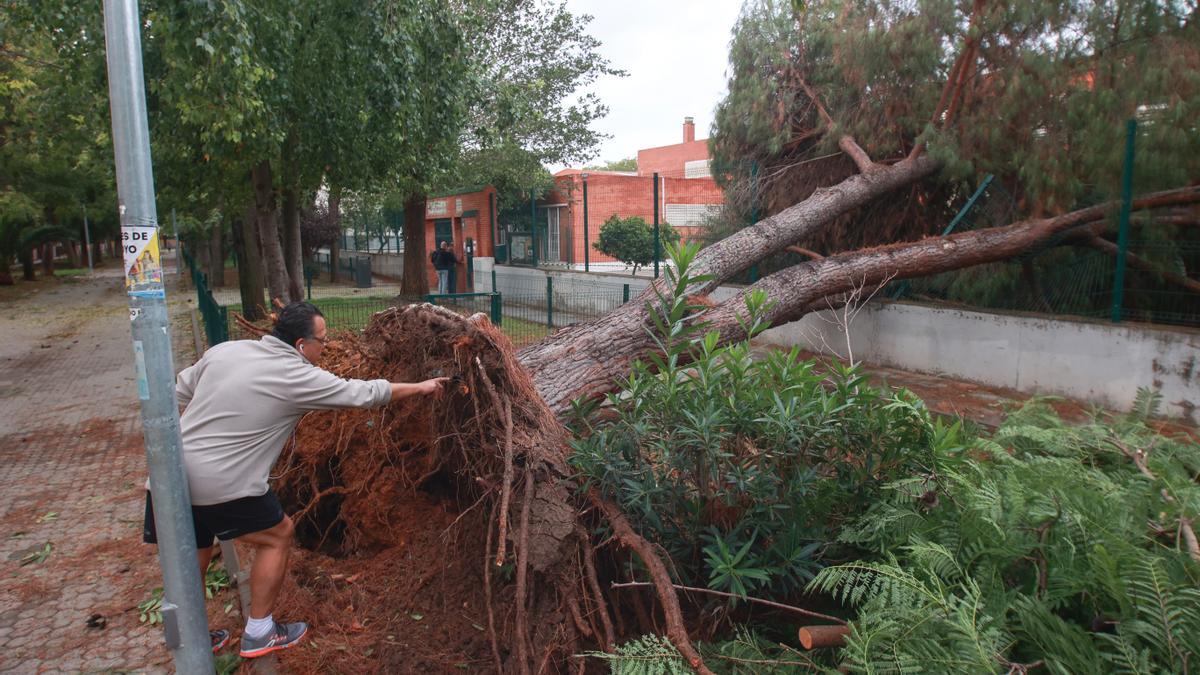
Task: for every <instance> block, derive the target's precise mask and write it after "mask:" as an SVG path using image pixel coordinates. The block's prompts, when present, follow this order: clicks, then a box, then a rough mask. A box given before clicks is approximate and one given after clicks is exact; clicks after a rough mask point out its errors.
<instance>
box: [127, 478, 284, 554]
mask: <svg viewBox="0 0 1200 675" xmlns="http://www.w3.org/2000/svg"><path fill="white" fill-rule="evenodd" d="M281 522H283V507H282V506H280V505H279V498H278V497H276V496H275V493H274V492H272V491H271V490H267V493H266V494H265V495H261V496H258V497H242V498H241V499H234V500H233V501H229V502H222V503H220V504H209V505H207V506H196V505H195V504H193V505H192V525H193V527H194V528H195V531H196V548H208V547H210V546H212V545H213V538H214V537H215V538H217V539H220V540H222V541H228V540H230V539H237V538H238V537H240V536H242V535H243V534H250V533H252V532H262V531H263V530H269V529H271V528H272V527H275V526H276V525H278V524H279V523H281ZM142 541H144V542H146V543H147V544H157V543H158V534H157V532H156V531H155V529H154V502H153V500H151V498H150V491H149V490H147V491H146V519H145V521H144V522H143V524H142Z"/></svg>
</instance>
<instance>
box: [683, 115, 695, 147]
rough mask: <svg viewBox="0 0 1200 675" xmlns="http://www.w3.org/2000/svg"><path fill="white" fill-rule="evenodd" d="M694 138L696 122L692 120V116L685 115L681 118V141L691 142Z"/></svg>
mask: <svg viewBox="0 0 1200 675" xmlns="http://www.w3.org/2000/svg"><path fill="white" fill-rule="evenodd" d="M694 140H696V123H695V122H693V121H692V118H690V117H685V118H683V142H684V143H691V142H692V141H694Z"/></svg>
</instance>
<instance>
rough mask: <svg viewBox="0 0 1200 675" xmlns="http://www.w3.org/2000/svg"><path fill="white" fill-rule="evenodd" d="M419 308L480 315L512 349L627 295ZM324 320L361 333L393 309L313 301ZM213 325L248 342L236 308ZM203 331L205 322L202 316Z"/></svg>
mask: <svg viewBox="0 0 1200 675" xmlns="http://www.w3.org/2000/svg"><path fill="white" fill-rule="evenodd" d="M423 300H424V301H425V302H429V303H431V304H435V305H439V306H443V307H446V308H448V309H450V310H452V311H455V312H458V313H460V314H463V315H464V316H470V315H472V314H476V313H482V314H486V315H487V316H488V318H489V319H491V321H492V323H493V324H495V325H497V326H499V327H500V328H501V330H503V331H504V333H505V334H506V335H507V336H508V337H509V339H510V340H512V341H513V344H515V345H516V346H518V347H521V346H524V345H527V344H531V343H533V342H537V341H538V340H540V339H542V338H543V337H545V336H547V335H549V334H550V333H552V332H553V331H555V330H557V329H559V328H562V327H563V326H567V325H570V324H574V323H579V322H581V321H589V320H592V319H596V318H599V317H601V316H603V315H604V314H606V313H608V312H609V311H612V310H613V309H614V308H616V307H618V306H619V305H621V304H622V303H623V302H625V301H627V300H628V290H625V291H624V292H617V293H559V292H557V291H555V290H554V287H553V282H549V283H548V284H547V285H546V286H543V287H542V288H541V289H540V290H532V289H522V290H520V291H518V292H514V293H511V294H500V293H455V294H447V295H438V294H430V295H427V296H425V297H424V298H423ZM310 302H312V303H313V304H314V305H316V306H317V307H318V308H319V309H320V310H321V313H322V314H324V315H325V323H326V325H327V326H328V327H329V329H330V330H334V331H338V330H348V331H353V332H358V331H361V330H362V329H363V328H364V327H366V325H367V323H369V322H370V320H371V317H372V316H373V315H375V313H377V312H381V311H383V310H385V309H387V308H389V307H392V306H394V305H395V300H394V299H393V298H391V297H382V296H378V297H361V296H360V297H341V298H330V297H319V298H312V299H311V300H310ZM221 310H222V312H221V314H220V315H219V316H215V318H214V319H213V320H215V321H219V322H221V325H222V328H223V329H224V331H225V333H224V334H225V335H226V336H227V338H226V339H230V338H232V339H235V340H240V339H246V338H252V337H253V335H251V334H250V333H249V332H247V331H246V330H245V329H243V328H242V327H241V326H240V325H238V324H237V322H236V321H233V320H232V314H233V313H234V312H241V305H228V306H226V307H222V308H221ZM205 317H206V318H205V322H206V329H207V322H208V321H209V318H208V315H205Z"/></svg>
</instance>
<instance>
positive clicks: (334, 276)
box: [329, 185, 342, 283]
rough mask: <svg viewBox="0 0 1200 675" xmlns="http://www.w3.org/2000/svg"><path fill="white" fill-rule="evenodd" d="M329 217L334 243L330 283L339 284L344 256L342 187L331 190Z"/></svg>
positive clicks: (331, 254)
mask: <svg viewBox="0 0 1200 675" xmlns="http://www.w3.org/2000/svg"><path fill="white" fill-rule="evenodd" d="M329 217H330V218H331V219H332V220H333V224H334V231H335V232H336V233H337V234H336V235H335V236H334V237H333V243H332V244H330V245H329V282H330V283H337V280H338V264H339V263H340V262H341V261H340V260H339V258H340V257H341V255H342V187H341V186H340V185H333V186H330V188H329Z"/></svg>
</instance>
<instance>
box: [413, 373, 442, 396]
mask: <svg viewBox="0 0 1200 675" xmlns="http://www.w3.org/2000/svg"><path fill="white" fill-rule="evenodd" d="M449 381H450V378H448V377H435V378H433V379H432V380H425V381H424V382H418V383H417V393H418V394H425V395H429V394H432V395H434V396H439V397H440V396H441V395H442V386H443V385H445V384H446V383H447V382H449Z"/></svg>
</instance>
